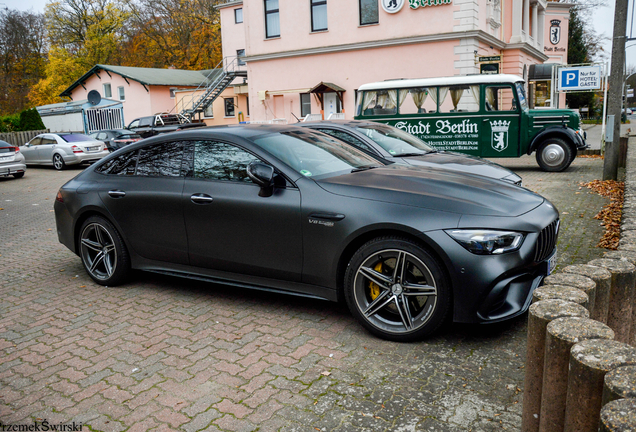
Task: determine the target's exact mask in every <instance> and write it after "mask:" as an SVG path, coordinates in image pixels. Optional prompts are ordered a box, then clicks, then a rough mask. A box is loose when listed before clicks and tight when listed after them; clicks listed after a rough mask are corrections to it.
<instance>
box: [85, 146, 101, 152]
mask: <svg viewBox="0 0 636 432" xmlns="http://www.w3.org/2000/svg"><path fill="white" fill-rule="evenodd" d="M86 150H88V151H96V150H99V146H97V147H86Z"/></svg>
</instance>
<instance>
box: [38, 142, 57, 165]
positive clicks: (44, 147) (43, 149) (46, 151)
mask: <svg viewBox="0 0 636 432" xmlns="http://www.w3.org/2000/svg"><path fill="white" fill-rule="evenodd" d="M56 146H57V139H56V138H55V137H54V136H53V135H44V136H42V143H41V144H40V145H39V146H38V160H39V161H40V162H41V163H53V150H54V149H55V147H56Z"/></svg>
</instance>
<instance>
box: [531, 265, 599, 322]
mask: <svg viewBox="0 0 636 432" xmlns="http://www.w3.org/2000/svg"><path fill="white" fill-rule="evenodd" d="M543 284H544V285H567V286H572V287H574V288H578V289H580V290H581V291H583V292H584V293H585V294H587V297H588V298H589V303H588V308H587V310H589V311H590V315H592V311H594V299H595V298H596V282H594V281H593V280H592V279H590V278H589V277H587V276H583V275H580V274H574V273H555V274H553V275H550V276H548V277H547V278H545V279H543Z"/></svg>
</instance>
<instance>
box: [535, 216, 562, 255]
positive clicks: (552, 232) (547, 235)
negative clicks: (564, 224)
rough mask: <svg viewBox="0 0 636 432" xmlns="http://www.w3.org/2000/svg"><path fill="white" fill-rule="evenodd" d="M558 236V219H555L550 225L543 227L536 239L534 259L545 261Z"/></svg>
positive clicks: (550, 253)
mask: <svg viewBox="0 0 636 432" xmlns="http://www.w3.org/2000/svg"><path fill="white" fill-rule="evenodd" d="M558 236H559V219H555V220H554V221H553V222H552V223H551V224H550V225H548V226H547V227H545V228H543V229H542V230H541V232H540V233H539V238H538V239H537V249H536V250H535V252H534V261H535V262H542V261H545V260H546V259H547V258H548V257H549V256H550V255H552V252H553V251H554V247H555V246H556V242H557V237H558Z"/></svg>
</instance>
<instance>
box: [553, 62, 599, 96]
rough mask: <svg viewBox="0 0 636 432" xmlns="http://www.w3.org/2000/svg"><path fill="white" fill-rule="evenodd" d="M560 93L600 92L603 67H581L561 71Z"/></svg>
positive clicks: (559, 77)
mask: <svg viewBox="0 0 636 432" xmlns="http://www.w3.org/2000/svg"><path fill="white" fill-rule="evenodd" d="M558 81H559V86H558V89H559V91H573V90H578V91H581V90H598V89H600V88H601V67H600V66H581V67H564V68H560V69H559V76H558Z"/></svg>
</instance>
